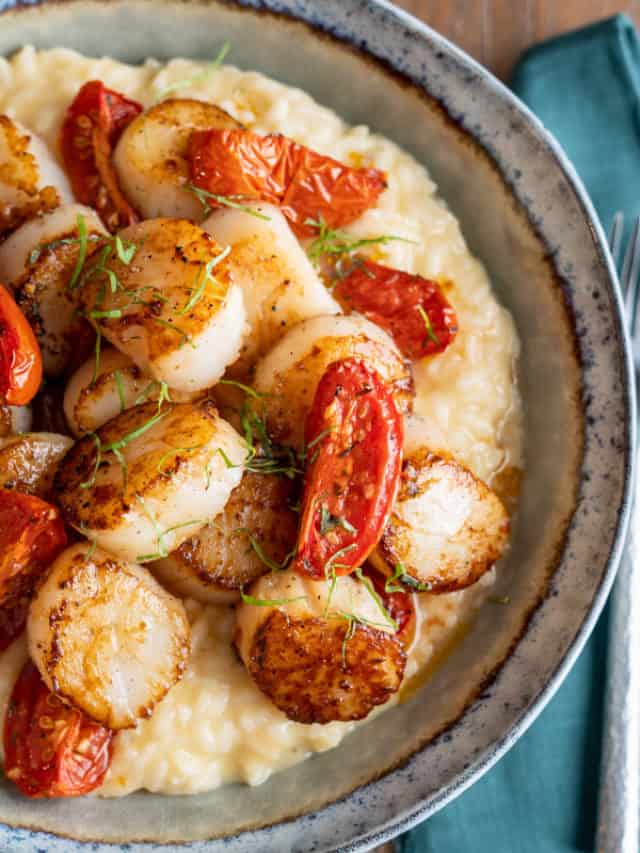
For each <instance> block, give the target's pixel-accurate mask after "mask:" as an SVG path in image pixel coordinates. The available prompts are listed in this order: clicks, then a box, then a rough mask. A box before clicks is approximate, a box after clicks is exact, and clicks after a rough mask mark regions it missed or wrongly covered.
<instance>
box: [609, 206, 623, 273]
mask: <svg viewBox="0 0 640 853" xmlns="http://www.w3.org/2000/svg"><path fill="white" fill-rule="evenodd" d="M623 231H624V213H622V211H618V212H617V213H616V215H615V216H614V217H613V221H612V223H611V231H610V232H609V248H610V249H611V255H612V257H613V263H614V265H615V268H616V269H618V263H619V260H620V246H621V245H622V232H623Z"/></svg>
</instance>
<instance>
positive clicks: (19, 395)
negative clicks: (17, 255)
mask: <svg viewBox="0 0 640 853" xmlns="http://www.w3.org/2000/svg"><path fill="white" fill-rule="evenodd" d="M41 382H42V355H41V354H40V346H39V345H38V341H37V340H36V336H35V334H34V331H33V329H32V328H31V326H30V324H29V321H28V320H27V318H26V317H25V316H24V314H23V313H22V311H21V310H20V309H19V308H18V306H17V305H16V303H15V301H14V299H13V296H11V294H10V293H9V291H8V290H7V289H6V287H3V286H2V285H1V284H0V399H1V398H4V400H3V402H5V403H8V404H9V405H10V406H24V405H26V404H27V403H29V402H31V400H32V399H33V398H34V397H35V395H36V394H37V392H38V389H39V388H40V383H41Z"/></svg>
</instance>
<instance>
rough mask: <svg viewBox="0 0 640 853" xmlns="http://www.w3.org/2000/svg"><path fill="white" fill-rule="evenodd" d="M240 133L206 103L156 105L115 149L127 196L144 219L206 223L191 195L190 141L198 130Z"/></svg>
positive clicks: (186, 101) (189, 101)
mask: <svg viewBox="0 0 640 853" xmlns="http://www.w3.org/2000/svg"><path fill="white" fill-rule="evenodd" d="M239 127H241V125H240V124H238V122H237V121H236V120H235V119H233V118H232V117H231V116H230V115H229V114H228V113H226V112H225V111H224V110H221V109H220V108H219V107H216V106H214V105H213V104H207V103H205V102H204V101H196V100H193V99H191V98H175V99H171V100H167V101H162V102H161V103H159V104H156V105H155V106H153V107H151V109H148V110H147V111H146V112H144V113H142V114H141V115H139V116H138V117H137V118H136V119H134V120H133V121H132V122H131V124H130V125H129V126H128V127H127V128H126V130H125V131H124V133H123V134H122V136H121V137H120V140H119V142H118V144H117V146H116V150H115V152H114V156H113V162H114V165H115V167H116V171H117V173H118V180H119V182H120V186H121V187H122V190H123V192H124V193H125V195H126V196H127V198H128V199H129V200H130V201H131V203H132V204H133V206H134V207H135V208H136V209H137V210H139V211H140V213H141V214H142V215H143V216H144V217H145V219H151V218H152V217H155V216H176V217H180V218H184V219H193V220H195V221H199V220H201V219H203V218H204V206H203V204H202V203H201V202H200V201H199V200H198V198H197V196H196V195H195V194H194V193H193V192H191V191H190V190H189V189H188V187H189V186H190V182H191V175H190V167H189V160H188V158H187V153H188V148H189V139H190V137H191V134H192V132H193V131H194V130H208V129H211V128H231V129H233V128H239Z"/></svg>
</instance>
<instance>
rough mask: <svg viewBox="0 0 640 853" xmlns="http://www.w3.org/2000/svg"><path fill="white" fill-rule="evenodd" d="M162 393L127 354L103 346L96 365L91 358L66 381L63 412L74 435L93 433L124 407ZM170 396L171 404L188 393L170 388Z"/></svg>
mask: <svg viewBox="0 0 640 853" xmlns="http://www.w3.org/2000/svg"><path fill="white" fill-rule="evenodd" d="M162 393H163V389H162V385H161V383H160V382H158V381H157V380H155V379H151V378H150V377H149V376H147V375H146V374H145V373H143V372H142V370H140V368H139V367H138V365H137V364H135V363H134V362H133V361H131V359H130V358H129V356H128V355H125V354H124V353H123V352H120V350H117V349H114V348H113V347H107V348H105V349H104V350H102V352H101V354H100V358H99V359H98V362H97V365H96V359H95V358H94V357H91V358H90V359H88V360H87V361H85V363H84V364H83V365H82V366H81V367H79V368H78V370H76V372H75V373H74V374H73V376H72V377H71V379H70V380H69V382H68V384H67V387H66V389H65V393H64V413H65V416H66V418H67V423H68V424H69V427H70V429H71V430H72V432H73V433H74V435H77V436H81V435H84V434H85V433H87V432H95V431H96V430H97V429H98V428H99V427H101V426H102V425H103V424H106V422H107V421H110V420H111V418H115V416H116V415H119V414H120V413H121V412H124V411H125V409H130V408H132V406H136V405H140V404H141V403H145V402H147V401H157V400H158V398H159V396H160V395H161V394H162ZM165 393H166V392H165ZM170 396H171V401H172V402H174V403H186V402H189V400H190V398H191V396H192V395H190V394H186V393H184V392H180V391H175V390H173V391H171V394H170Z"/></svg>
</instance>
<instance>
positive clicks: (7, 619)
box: [0, 489, 67, 651]
mask: <svg viewBox="0 0 640 853" xmlns="http://www.w3.org/2000/svg"><path fill="white" fill-rule="evenodd" d="M66 544H67V536H66V533H65V530H64V523H63V521H62V517H61V515H60V513H59V511H58V510H57V509H56V508H55V507H53V506H51V504H48V503H46V501H43V500H41V499H40V498H37V497H35V496H34V495H24V494H22V493H21V492H14V491H11V490H9V489H0V651H3V650H4V649H6V648H7V646H9V645H10V644H11V642H13V640H14V639H15V638H16V637H17V636H18V634H19V633H20V632H21V631H22V629H23V628H24V623H25V621H26V618H27V610H28V607H29V601H30V599H31V594H32V592H33V589H34V586H35V584H36V583H37V581H38V580H39V578H40V576H41V575H42V574H43V572H45V571H46V569H48V567H49V566H50V564H51V563H52V562H53V561H54V559H55V558H56V557H57V555H58V554H59V553H60V551H62V549H63V548H64V547H65V545H66Z"/></svg>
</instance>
